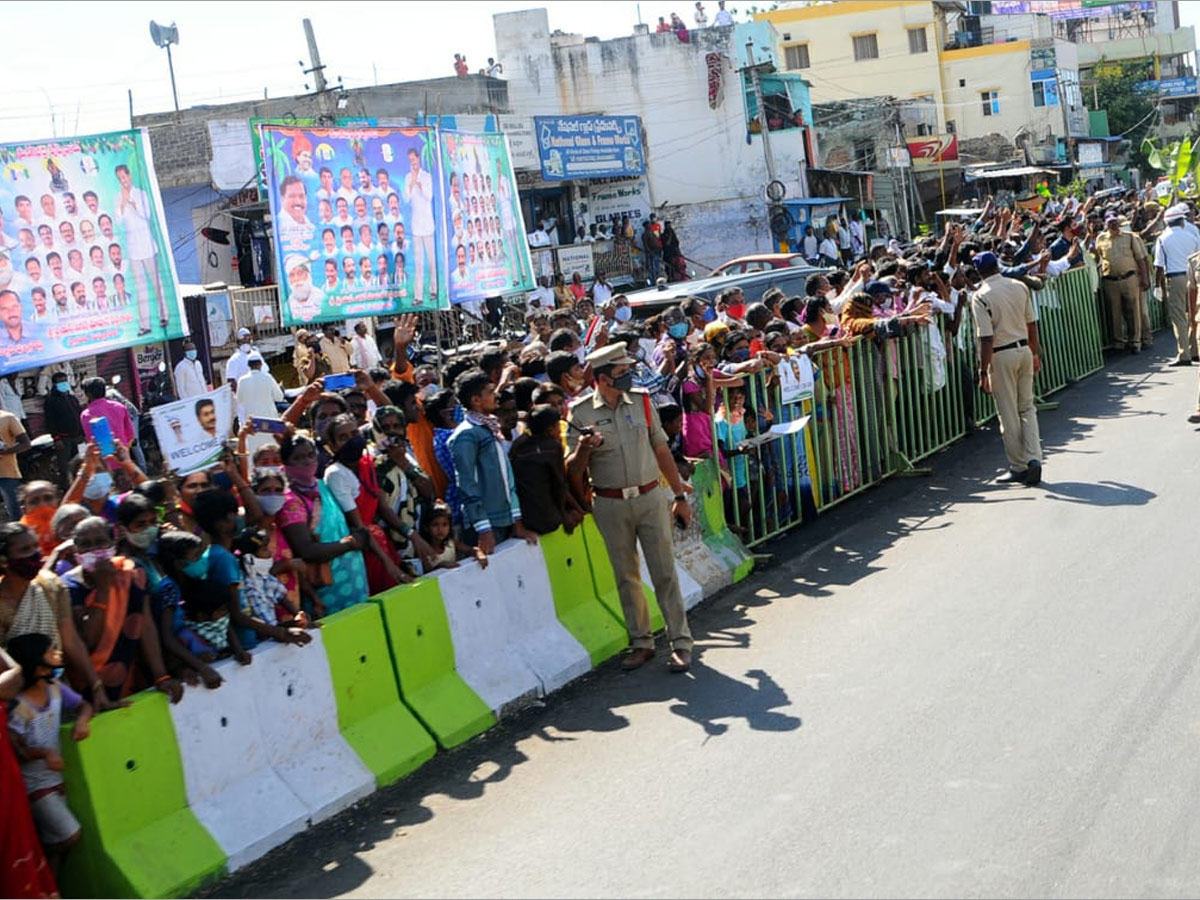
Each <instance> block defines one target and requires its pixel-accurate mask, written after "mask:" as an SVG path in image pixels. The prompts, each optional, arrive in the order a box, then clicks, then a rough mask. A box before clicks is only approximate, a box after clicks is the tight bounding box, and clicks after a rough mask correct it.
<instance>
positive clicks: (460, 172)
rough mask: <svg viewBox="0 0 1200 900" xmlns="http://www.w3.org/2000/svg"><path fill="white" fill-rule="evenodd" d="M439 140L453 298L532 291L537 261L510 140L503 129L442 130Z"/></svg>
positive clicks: (473, 298) (459, 300)
mask: <svg viewBox="0 0 1200 900" xmlns="http://www.w3.org/2000/svg"><path fill="white" fill-rule="evenodd" d="M438 140H439V143H440V144H441V148H442V172H443V173H444V175H445V179H446V182H445V192H446V203H445V205H444V208H445V210H446V215H447V216H448V217H449V227H448V228H447V229H446V233H447V234H449V235H450V239H449V240H448V241H447V242H446V271H447V272H449V279H448V280H449V293H450V302H451V303H454V304H459V303H463V302H467V303H472V302H474V301H479V300H483V299H485V298H487V297H497V296H500V295H502V294H512V293H517V292H520V291H531V290H533V288H534V287H535V286H536V281H535V279H534V274H533V263H532V262H531V261H530V258H529V242H528V240H527V239H526V236H525V223H524V220H523V219H522V217H521V206H520V200H519V199H518V198H517V188H516V176H515V175H514V174H513V168H512V163H511V161H510V160H509V155H508V141H507V140H506V139H505V137H504V135H503V134H491V133H489V134H482V133H481V134H473V133H467V132H464V131H453V130H446V129H442V130H439V132H438Z"/></svg>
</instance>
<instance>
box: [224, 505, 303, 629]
mask: <svg viewBox="0 0 1200 900" xmlns="http://www.w3.org/2000/svg"><path fill="white" fill-rule="evenodd" d="M233 549H234V550H236V551H237V552H238V555H239V559H240V561H241V566H242V574H243V581H242V590H243V591H244V592H245V595H246V602H247V603H249V605H250V611H251V612H252V613H253V614H254V615H255V616H257V617H258V618H259V619H261V620H262V621H264V622H266V623H267V624H268V625H273V624H274V625H284V626H293V625H294V626H296V627H297V628H308V627H309V625H310V623H309V621H308V615H307V614H306V613H305V612H303V611H302V610H301V609H300V608H299V607H298V606H297V605H296V604H295V603H293V602H292V601H291V600H289V599H288V592H287V588H286V587H284V585H283V582H281V581H280V580H279V579H278V578H277V577H276V575H275V570H276V569H279V570H280V571H281V572H282V571H283V570H284V569H286V568H287V566H288V562H289V561H285V562H276V561H275V560H274V559H273V558H272V551H271V538H270V535H268V534H267V532H266V531H264V530H263V529H261V528H247V529H245V530H244V531H242V533H241V534H239V535H238V536H237V539H236V540H235V541H234V542H233Z"/></svg>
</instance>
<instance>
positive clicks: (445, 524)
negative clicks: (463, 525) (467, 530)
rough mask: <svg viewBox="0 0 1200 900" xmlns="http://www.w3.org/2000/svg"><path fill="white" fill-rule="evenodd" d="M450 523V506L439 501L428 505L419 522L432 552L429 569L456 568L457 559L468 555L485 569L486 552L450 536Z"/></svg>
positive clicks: (422, 533)
mask: <svg viewBox="0 0 1200 900" xmlns="http://www.w3.org/2000/svg"><path fill="white" fill-rule="evenodd" d="M450 525H451V515H450V507H449V506H447V505H446V504H445V503H442V502H440V501H439V502H437V503H435V504H433V506H432V507H430V510H429V514H428V515H426V516H425V520H424V521H423V522H422V523H421V537H423V538H425V543H427V544H428V545H429V549H430V551H431V552H432V554H433V556H432V559H433V566H432V567H431V569H430V571H432V570H433V569H456V568H458V560H459V559H465V558H466V557H468V556H471V557H474V559H475V560H476V562H478V563H479V567H480V568H482V569H486V568H487V562H488V558H487V554H486V553H484V552H483V551H482V550H480V549H479V548H478V547H469V546H467V545H466V544H464V543H463V542H462V541H460V540H457V539H455V538H454V537H452V535H451V530H450ZM426 574H428V572H427V573H426Z"/></svg>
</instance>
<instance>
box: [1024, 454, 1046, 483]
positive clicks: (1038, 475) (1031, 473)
mask: <svg viewBox="0 0 1200 900" xmlns="http://www.w3.org/2000/svg"><path fill="white" fill-rule="evenodd" d="M1025 483H1026V484H1027V485H1029V486H1030V487H1037V486H1038V485H1039V484H1041V483H1042V464H1041V463H1040V462H1038V461H1037V460H1036V459H1031V460H1030V461H1029V468H1028V469H1026V470H1025Z"/></svg>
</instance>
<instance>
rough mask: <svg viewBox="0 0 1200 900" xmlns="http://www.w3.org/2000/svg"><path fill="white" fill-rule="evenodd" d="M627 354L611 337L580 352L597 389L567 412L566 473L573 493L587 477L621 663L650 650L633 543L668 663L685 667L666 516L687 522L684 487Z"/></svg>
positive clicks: (687, 640)
mask: <svg viewBox="0 0 1200 900" xmlns="http://www.w3.org/2000/svg"><path fill="white" fill-rule="evenodd" d="M627 352H628V351H627V349H626V347H625V345H624V344H622V343H615V344H610V345H609V346H606V347H603V348H601V349H599V350H597V351H595V352H594V353H591V354H589V355H588V357H587V362H588V364H589V365H590V366H591V368H592V371H593V373H594V374H595V378H596V388H595V391H593V392H591V393H588V394H584V395H583V396H582V397H580V398H579V399H578V400H576V401H575V403H573V404H572V405H571V410H570V413H569V414H568V417H567V421H568V422H569V423H570V424H571V425H572V426H573V427H572V428H571V429H570V432H569V452H568V455H567V476H568V478H569V479H570V481H571V487H572V489H574V490H575V492H576V495H577V496H583V495H584V494H585V484H586V483H587V477H588V476H589V475H590V479H591V485H592V493H593V494H594V496H595V503H594V505H593V512H594V514H595V517H596V527H597V528H599V529H600V534H601V535H602V536H603V538H604V545H605V547H607V548H608V557H609V559H610V560H611V561H612V567H613V573H614V574H615V575H616V580H617V591H618V593H619V594H620V597H621V609H622V610H623V611H624V613H625V625H626V627H627V628H628V629H629V637H630V644H631V646H632V649H631V651H630V653H629V654H628V655H627V656H626V657H625V659H624V660H623V661H622V663H621V668H623V669H625V670H626V671H631V670H633V669H636V668H638V667H640V666H642V665H644V664H645V663H646V662H648V661H649V660H650V659H651V658H652V657H653V656H654V633H653V632H652V631H651V629H650V610H649V608H648V607H647V605H646V595H645V593H644V592H643V590H642V577H641V574H640V572H639V566H638V549H637V547H638V542H639V541H640V542H641V545H642V550H643V551H644V552H645V554H646V566H647V568H649V570H650V580H651V581H652V582H653V584H654V592H655V594H656V596H657V597H658V604H659V606H660V607H661V608H662V611H663V615H664V617H665V618H666V621H667V638H668V640H669V641H670V644H671V659H670V662H669V664H668V667H669V668H670V670H671V671H672V672H686V671H687V670H688V668H689V667H690V666H691V662H692V634H691V632H690V631H689V630H688V624H687V613H686V611H685V610H684V607H683V594H682V592H681V591H680V589H679V578H678V577H677V576H676V574H675V552H674V548H675V541H674V538H673V537H672V528H671V520H672V517H674V518H676V519H679V520H681V521H682V522H683V524H684V525H685V526H686V525H687V524H688V523H689V522H690V521H691V512H692V511H691V507H690V506H688V503H687V496H686V495H687V494H688V493H690V492H691V487H690V486H689V485H686V484H684V482H683V479H681V478H680V477H679V470H678V469H676V468H675V460H674V458H673V457H672V456H671V450H670V448H669V447H668V446H667V435H666V433H665V432H664V431H663V428H662V425H661V424H660V423H659V420H658V411H657V410H656V409H655V408H654V404H653V402H652V401H651V400H650V395H649V394H647V393H646V392H645V391H641V390H636V389H633V387H632V385H633V366H634V365H635V363H636V360H634V359H632V358H631V357H630V356H628V355H627ZM584 429H586V430H587V433H584V432H583V431H582V430H584ZM660 472H661V473H662V475H663V476H664V477H665V478H666V480H667V483H668V484H670V486H671V491H672V493H673V494H674V495H675V499H674V501H673V502H672V503H671V504H670V506H669V507H668V505H667V503H666V502H665V498H664V496H663V493H662V491H661V490H660V489H659V482H658V478H659V473H660Z"/></svg>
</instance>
